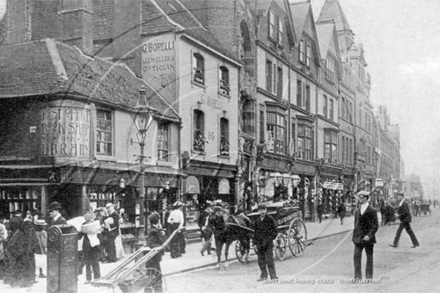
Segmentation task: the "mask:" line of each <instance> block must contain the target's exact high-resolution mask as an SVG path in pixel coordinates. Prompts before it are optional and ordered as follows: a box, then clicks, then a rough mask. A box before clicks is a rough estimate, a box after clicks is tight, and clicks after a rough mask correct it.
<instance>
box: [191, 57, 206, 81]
mask: <svg viewBox="0 0 440 293" xmlns="http://www.w3.org/2000/svg"><path fill="white" fill-rule="evenodd" d="M193 81H195V82H197V83H200V84H205V58H203V56H202V55H200V54H199V53H194V54H193Z"/></svg>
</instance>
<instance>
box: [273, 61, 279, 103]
mask: <svg viewBox="0 0 440 293" xmlns="http://www.w3.org/2000/svg"><path fill="white" fill-rule="evenodd" d="M272 73H273V81H272V93H274V94H275V95H276V94H277V86H278V70H277V65H276V64H275V63H274V64H273V70H272Z"/></svg>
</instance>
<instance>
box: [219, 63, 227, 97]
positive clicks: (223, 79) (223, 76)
mask: <svg viewBox="0 0 440 293" xmlns="http://www.w3.org/2000/svg"><path fill="white" fill-rule="evenodd" d="M219 74H220V93H222V94H224V95H227V96H229V93H230V87H229V70H228V68H226V67H225V66H220V72H219Z"/></svg>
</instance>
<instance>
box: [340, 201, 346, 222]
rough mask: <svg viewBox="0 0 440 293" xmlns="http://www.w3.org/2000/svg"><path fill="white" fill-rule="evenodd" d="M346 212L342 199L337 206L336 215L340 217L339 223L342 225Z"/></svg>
mask: <svg viewBox="0 0 440 293" xmlns="http://www.w3.org/2000/svg"><path fill="white" fill-rule="evenodd" d="M346 212H347V209H346V207H345V202H344V201H342V202H341V204H340V205H339V207H338V215H339V218H340V219H341V225H344V218H345V213H346Z"/></svg>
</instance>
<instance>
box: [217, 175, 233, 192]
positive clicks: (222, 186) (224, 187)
mask: <svg viewBox="0 0 440 293" xmlns="http://www.w3.org/2000/svg"><path fill="white" fill-rule="evenodd" d="M229 193H230V187H229V180H228V179H226V178H223V179H222V180H220V182H219V184H218V194H229Z"/></svg>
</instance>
